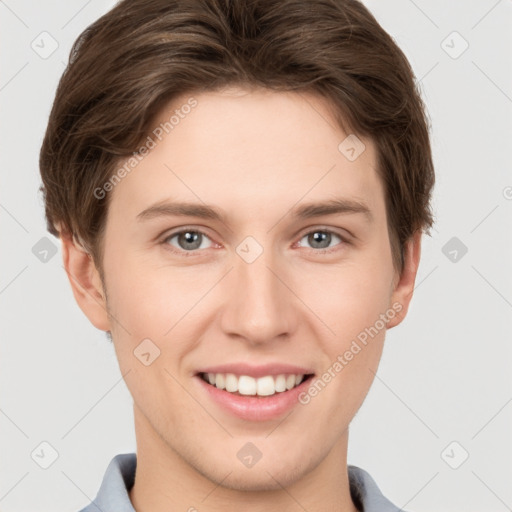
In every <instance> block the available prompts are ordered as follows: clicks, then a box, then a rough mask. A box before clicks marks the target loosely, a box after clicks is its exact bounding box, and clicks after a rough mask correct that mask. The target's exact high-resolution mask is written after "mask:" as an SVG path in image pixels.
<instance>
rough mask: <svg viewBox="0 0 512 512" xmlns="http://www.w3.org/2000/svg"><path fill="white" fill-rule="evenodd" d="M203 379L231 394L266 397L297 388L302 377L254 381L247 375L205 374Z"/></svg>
mask: <svg viewBox="0 0 512 512" xmlns="http://www.w3.org/2000/svg"><path fill="white" fill-rule="evenodd" d="M203 378H204V380H207V381H208V382H209V383H210V384H212V385H213V386H216V387H217V388H219V389H225V390H226V391H229V392H231V393H236V392H237V391H238V392H239V393H240V394H241V395H260V396H268V395H273V394H274V393H276V391H277V392H282V391H286V390H288V389H292V388H293V387H295V386H298V385H299V384H300V383H301V382H302V380H303V379H304V375H303V374H300V375H276V376H275V377H274V376H272V375H266V376H265V377H260V378H258V379H255V378H254V377H250V376H249V375H240V376H236V375H235V374H233V373H206V374H204V377H203Z"/></svg>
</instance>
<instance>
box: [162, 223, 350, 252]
mask: <svg viewBox="0 0 512 512" xmlns="http://www.w3.org/2000/svg"><path fill="white" fill-rule="evenodd" d="M187 232H193V233H199V234H201V235H202V236H205V237H206V238H208V239H210V237H209V236H208V235H207V234H206V233H204V232H203V231H200V230H199V229H195V228H192V227H191V228H182V229H180V230H179V231H175V232H173V233H170V234H168V235H167V236H166V237H165V238H164V239H163V240H162V242H161V244H162V245H164V246H165V247H166V249H168V250H170V251H171V252H173V253H174V254H178V255H179V256H183V257H185V258H190V257H195V256H198V254H199V253H200V252H201V251H203V250H205V249H194V250H192V251H185V250H178V249H176V248H174V247H172V246H171V245H170V244H169V243H168V242H169V240H170V239H171V238H174V237H175V236H176V235H181V234H182V233H187ZM313 233H329V234H331V235H335V236H337V237H338V238H340V240H341V243H339V244H337V245H335V246H334V247H329V248H326V249H314V248H311V249H310V250H311V251H313V252H315V253H316V254H329V253H332V252H335V251H337V250H339V248H338V246H339V245H349V244H350V242H349V240H348V239H347V237H344V236H342V235H340V234H339V233H336V232H335V231H332V230H330V229H323V228H316V229H312V230H310V231H307V232H305V233H303V234H302V235H301V236H300V238H299V241H300V240H302V239H303V238H304V237H305V236H308V235H311V234H313Z"/></svg>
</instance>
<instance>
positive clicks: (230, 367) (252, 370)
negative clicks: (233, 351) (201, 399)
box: [197, 363, 314, 378]
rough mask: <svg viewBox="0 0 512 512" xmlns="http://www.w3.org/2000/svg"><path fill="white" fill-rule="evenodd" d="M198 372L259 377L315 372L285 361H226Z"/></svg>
mask: <svg viewBox="0 0 512 512" xmlns="http://www.w3.org/2000/svg"><path fill="white" fill-rule="evenodd" d="M197 373H198V374H199V373H233V374H235V375H248V376H250V377H254V378H258V377H264V376H266V375H282V374H285V375H287V374H288V375H290V374H293V375H309V374H313V373H314V372H313V370H312V369H311V368H306V367H304V366H295V365H291V364H283V363H268V364H263V365H258V366H256V365H250V364H247V363H226V364H221V365H217V366H208V367H204V368H201V369H200V370H198V371H197Z"/></svg>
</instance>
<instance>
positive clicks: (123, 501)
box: [79, 453, 137, 512]
mask: <svg viewBox="0 0 512 512" xmlns="http://www.w3.org/2000/svg"><path fill="white" fill-rule="evenodd" d="M136 466H137V456H136V454H135V453H120V454H118V455H116V456H115V457H114V458H113V459H112V460H111V461H110V463H109V465H108V467H107V469H106V471H105V474H104V476H103V480H102V482H101V486H100V489H99V491H98V494H97V495H96V498H95V499H94V501H92V502H91V503H90V504H89V505H87V506H86V507H85V508H83V509H81V510H80V511H79V512H114V511H115V512H135V510H134V508H133V506H132V504H131V501H130V496H129V494H128V492H129V490H130V489H131V488H132V486H133V483H134V481H135V470H136Z"/></svg>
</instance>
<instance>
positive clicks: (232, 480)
mask: <svg viewBox="0 0 512 512" xmlns="http://www.w3.org/2000/svg"><path fill="white" fill-rule="evenodd" d="M189 97H190V95H184V96H183V97H182V98H179V99H176V100H175V101H174V102H173V103H172V104H168V105H167V106H166V108H165V109H163V110H162V112H161V113H160V114H159V116H158V118H157V119H156V120H155V126H156V125H157V124H158V123H160V122H162V121H164V120H167V119H169V117H170V114H172V111H173V110H174V109H175V108H177V107H179V105H183V104H184V103H185V102H186V101H187V99H188V98H189ZM194 98H196V100H197V101H198V104H197V106H196V107H195V108H194V109H193V110H192V111H191V112H190V114H188V115H187V116H186V117H185V118H184V119H181V120H180V123H179V125H177V126H176V127H175V128H174V129H173V130H172V132H170V133H169V134H168V135H166V136H165V137H164V138H163V140H162V141H161V142H159V143H158V145H157V146H156V147H155V148H153V149H152V150H151V151H150V152H149V153H148V154H147V155H146V156H145V158H144V159H143V160H142V161H141V162H140V163H139V164H138V166H137V167H136V169H135V170H133V171H132V172H131V173H129V174H128V175H127V176H126V177H125V178H123V179H122V180H121V182H120V183H119V184H117V185H116V187H115V188H114V190H113V191H112V192H111V193H112V198H111V204H110V208H109V212H108V217H107V224H106V231H105V237H106V238H105V252H104V259H103V267H104V271H105V283H104V284H103V283H102V281H101V279H100V277H99V273H98V270H97V268H96V267H95V266H94V263H93V261H92V259H91V258H90V257H89V255H88V254H87V253H85V252H83V250H81V248H80V247H79V246H77V245H75V244H74V242H73V240H72V239H70V238H68V237H63V240H62V242H63V258H64V265H65V268H66V271H67V272H68V277H69V280H70V283H71V286H72V289H73V293H74V296H75V298H76V300H77V302H78V304H79V306H80V308H81V309H82V311H83V312H84V313H85V314H86V315H87V317H88V318H89V320H90V321H91V322H92V323H93V325H95V326H96V327H97V328H98V329H102V330H104V331H110V332H111V333H112V337H113V343H114V347H115V351H116V354H117V358H118V361H119V366H120V370H121V372H122V374H123V375H125V382H126V385H127V386H128V389H129V391H130V393H131V394H132V396H133V400H134V418H135V432H136V439H137V473H136V478H135V484H134V487H133V488H132V490H131V491H130V498H131V500H132V503H133V505H134V507H135V508H136V510H138V511H149V510H151V511H152V512H163V511H164V510H165V511H167V510H183V511H185V510H189V509H190V510H193V509H191V507H195V508H196V509H197V510H199V511H201V512H206V511H212V512H213V511H221V510H222V511H234V510H241V509H242V510H246V511H250V512H256V511H260V512H263V511H273V510H276V511H277V510H279V511H280V512H283V511H290V512H292V511H302V510H304V509H306V510H308V511H310V512H312V511H334V510H336V511H344V512H355V511H356V510H357V509H356V507H355V505H354V503H353V502H352V500H351V497H350V493H349V481H348V473H347V443H348V427H349V424H350V422H351V420H352V418H353V417H354V416H355V414H356V412H357V411H358V409H359V407H360V406H361V404H362V403H363V400H364V399H365V397H366V395H367V393H368V391H369V389H370V386H371V384H372V381H373V379H374V373H375V372H376V371H377V368H378V365H379V361H380V358H381V353H382V349H383V344H384V338H385V332H386V328H387V329H389V328H392V327H394V326H395V325H398V324H399V323H400V322H401V321H402V320H403V318H404V317H405V315H406V314H407V309H408V306H409V302H410V300H411V297H412V293H413V289H414V281H415V277H416V272H417V268H418V265H419V259H420V243H421V233H420V232H417V233H416V234H415V235H414V237H413V238H411V240H410V241H409V242H408V244H407V246H406V251H405V267H404V269H403V271H402V273H401V274H399V273H398V272H397V271H396V270H395V268H394V266H393V261H392V257H391V247H390V241H389V233H388V230H387V224H386V211H385V202H384V189H383V187H382V184H381V182H380V179H379V178H378V176H377V173H376V171H375V165H376V152H375V147H374V145H373V143H372V142H371V141H370V140H366V139H361V140H363V142H364V143H365V145H366V149H365V151H364V152H363V153H362V154H361V155H360V156H359V157H358V158H357V159H356V160H355V161H353V162H351V161H349V160H348V159H347V158H346V157H345V156H344V155H343V154H342V153H341V152H340V151H339V150H338V145H339V144H340V142H341V141H343V140H344V139H345V137H346V136H347V135H348V134H345V133H344V132H343V131H342V130H341V129H340V128H339V127H337V125H336V123H335V121H334V119H333V117H332V115H331V112H330V110H329V107H328V105H327V104H326V103H325V100H324V99H322V98H320V97H317V96H314V95H311V94H304V93H300V94H297V93H293V92H287V93H284V92H273V91H268V90H258V89H255V90H251V91H249V90H242V89H236V88H231V89H225V90H223V91H218V92H215V93H213V92H209V93H201V94H195V95H194ZM329 170H330V171H329ZM328 171H329V172H328ZM226 184H229V186H226ZM335 196H336V197H344V198H350V199H355V200H358V201H360V202H364V203H365V204H366V205H367V206H368V208H369V209H370V211H371V213H372V216H373V220H372V221H371V222H370V221H368V220H367V218H366V216H365V215H363V214H361V213H341V214H335V215H323V216H320V217H317V218H312V219H306V220H298V219H296V218H294V217H293V216H292V215H291V213H290V210H291V209H293V208H294V207H296V206H300V205H301V204H303V203H306V202H313V201H314V202H317V201H325V200H329V199H332V198H333V197H335ZM162 200H179V201H189V202H194V203H206V204H209V205H213V206H215V207H216V208H217V209H218V210H219V211H222V212H223V213H224V214H225V215H226V221H225V222H224V223H223V222H220V221H217V220H209V219H203V218H196V217H185V218H181V217H178V216H170V217H169V216H168V217H165V216H162V217H158V218H152V219H148V220H145V221H143V222H141V221H138V220H137V215H138V214H139V213H140V212H141V211H143V210H144V209H146V208H148V207H149V206H151V205H153V204H154V203H157V202H159V201H162ZM183 227H185V228H188V229H195V230H198V231H200V232H202V233H204V235H205V236H204V237H203V238H202V243H201V246H200V248H199V249H192V250H190V249H189V250H188V252H187V248H188V247H190V242H188V243H189V245H187V241H186V240H183V237H181V239H180V237H178V236H175V237H172V238H168V237H169V236H170V235H172V234H175V232H176V231H179V228H182V229H183ZM325 230H327V231H328V232H331V233H333V234H332V238H331V239H330V242H329V241H327V242H325V243H324V245H321V244H318V242H317V244H316V245H315V239H313V238H312V237H309V238H308V237H307V236H306V235H307V234H308V233H310V232H311V231H313V232H315V231H321V232H322V233H323V232H325ZM247 236H252V237H253V238H254V239H256V240H257V242H258V243H259V244H260V246H261V247H262V248H263V253H262V254H261V255H260V256H259V257H258V258H257V259H256V260H255V261H254V262H253V263H247V262H246V261H244V259H242V258H241V257H240V256H239V255H238V254H237V252H236V248H237V246H238V245H239V244H240V243H241V242H242V241H243V240H244V239H245V237H247ZM338 236H340V237H344V238H345V241H343V239H342V238H338ZM180 242H181V245H180ZM323 247H328V248H330V249H332V251H331V252H330V253H322V252H321V249H322V248H323ZM173 249H174V251H176V252H173ZM193 251H195V252H193ZM192 252H193V254H192V255H191V256H189V257H186V256H183V254H185V253H186V254H191V253H192ZM394 303H399V304H400V305H401V308H402V309H401V312H400V313H399V314H397V315H396V316H395V317H394V318H393V319H391V320H389V322H388V324H387V327H386V328H383V329H381V330H379V333H378V335H376V336H374V337H373V338H371V339H370V341H369V342H368V344H367V345H366V346H365V347H364V348H363V349H362V350H361V351H360V352H359V353H358V354H357V355H356V356H354V358H353V359H352V360H351V361H350V362H349V363H348V364H347V365H346V366H345V367H344V368H343V370H342V371H341V372H339V373H338V374H337V375H336V376H335V378H333V379H332V380H331V381H330V382H329V383H328V385H327V386H326V387H325V388H324V389H323V390H322V391H321V392H320V393H319V394H318V395H317V396H316V397H315V398H314V399H312V400H311V401H310V403H308V404H307V405H302V404H297V405H296V406H294V408H293V410H292V413H291V414H290V415H289V416H286V417H281V418H279V419H278V420H272V421H265V422H249V421H244V420H241V419H239V418H237V417H235V416H232V415H230V414H229V413H227V412H224V411H223V410H221V409H220V408H219V407H218V406H217V405H216V404H215V403H213V402H212V401H211V400H210V399H208V398H207V397H206V395H205V394H204V392H203V390H202V389H200V386H198V383H197V382H196V380H195V379H194V378H193V375H194V373H195V372H196V371H197V370H198V369H199V368H200V367H204V366H206V365H215V364H222V363H225V362H239V361H247V362H251V363H253V364H264V363H266V362H274V361H281V362H285V363H290V364H298V365H305V366H306V367H310V366H311V367H312V368H314V370H315V374H316V376H320V375H322V374H323V373H324V371H326V370H327V368H329V367H332V365H333V362H334V361H336V358H337V356H338V355H340V354H343V353H344V352H345V351H346V350H347V349H348V348H349V347H350V346H351V343H352V341H353V340H354V339H356V337H357V335H358V334H359V333H360V332H362V331H364V329H365V328H368V327H370V326H372V325H374V324H375V322H376V320H377V319H378V318H379V315H380V314H382V313H385V312H386V311H387V310H389V309H390V308H392V305H393V304H394ZM145 338H149V339H151V340H152V341H153V342H154V343H155V345H157V346H158V347H159V349H160V351H161V352H160V356H159V357H158V358H157V359H155V360H154V362H153V363H152V364H150V365H149V366H145V365H143V364H142V363H141V362H140V361H139V360H138V359H137V358H136V357H135V356H134V353H133V352H134V350H135V348H136V347H137V346H138V345H139V344H140V343H141V341H142V340H143V339H145ZM127 372H128V373H127ZM249 441H250V442H252V443H254V444H255V445H256V446H257V447H258V449H259V450H260V451H261V453H262V458H261V459H260V460H259V461H258V462H257V463H256V464H255V465H254V466H253V467H252V468H247V467H245V466H244V465H243V464H242V463H241V462H240V460H239V459H238V458H237V456H236V455H237V452H238V451H239V450H240V448H241V447H242V446H243V445H245V443H247V442H249ZM284 488H285V489H284Z"/></svg>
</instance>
